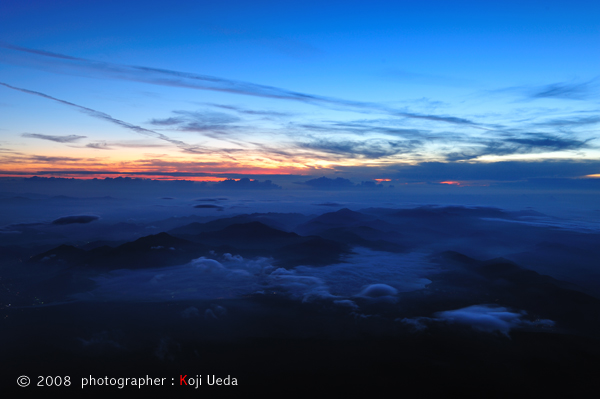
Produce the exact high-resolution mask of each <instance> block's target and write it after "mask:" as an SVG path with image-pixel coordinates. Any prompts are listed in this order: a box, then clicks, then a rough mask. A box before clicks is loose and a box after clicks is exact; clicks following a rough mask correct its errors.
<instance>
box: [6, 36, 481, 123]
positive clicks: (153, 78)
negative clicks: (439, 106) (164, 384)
mask: <svg viewBox="0 0 600 399" xmlns="http://www.w3.org/2000/svg"><path fill="white" fill-rule="evenodd" d="M0 47H2V48H4V49H9V50H13V51H14V52H17V53H20V54H21V55H27V56H29V57H30V58H34V59H33V60H29V59H25V60H22V61H23V62H26V63H31V61H35V62H39V63H40V64H41V65H40V66H41V67H47V66H48V64H51V65H54V66H60V72H61V73H67V71H73V72H77V73H81V72H85V73H88V74H91V75H96V76H97V75H100V76H101V77H104V78H111V79H119V80H129V81H137V82H144V83H150V84H155V85H162V86H173V87H184V88H190V89H199V90H213V91H221V92H227V93H234V94H242V95H248V96H256V97H266V98H275V99H281V100H291V101H299V102H303V103H308V104H312V105H317V106H322V107H327V108H333V109H342V110H353V111H355V112H365V113H383V114H388V115H393V116H395V117H404V118H412V119H419V120H427V121H432V122H440V123H450V124H455V125H463V126H470V127H474V128H478V129H486V130H487V128H486V127H484V126H481V125H480V124H478V123H476V122H474V121H471V120H469V119H465V118H459V117H456V116H450V115H428V114H418V113H411V112H406V111H402V110H398V109H395V108H392V107H389V106H386V105H384V104H380V103H374V102H361V101H353V100H345V99H339V98H333V97H326V96H320V95H314V94H307V93H301V92H296V91H292V90H287V89H282V88H278V87H273V86H266V85H260V84H255V83H249V82H242V81H236V80H231V79H225V78H220V77H215V76H208V75H200V74H195V73H188V72H180V71H173V70H168V69H158V68H150V67H145V66H130V65H121V64H115V63H107V62H98V61H92V60H87V59H84V58H78V57H71V56H67V55H63V54H57V53H51V52H47V51H42V50H35V49H29V48H25V47H20V46H14V45H11V44H7V43H0ZM17 58H18V57H17ZM7 61H8V62H14V63H19V62H20V61H19V60H18V59H15V57H7ZM57 64H58V65H57ZM34 66H35V65H34Z"/></svg>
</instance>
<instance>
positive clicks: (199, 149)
mask: <svg viewBox="0 0 600 399" xmlns="http://www.w3.org/2000/svg"><path fill="white" fill-rule="evenodd" d="M0 85H2V86H5V87H8V88H9V89H12V90H17V91H20V92H23V93H27V94H33V95H35V96H39V97H43V98H47V99H49V100H53V101H56V102H58V103H61V104H64V105H68V106H70V107H74V108H76V109H78V110H79V111H80V112H83V113H84V114H87V115H89V116H91V117H94V118H98V119H102V120H105V121H108V122H111V123H113V124H115V125H118V126H121V127H123V128H125V129H129V130H133V131H134V132H137V133H140V134H143V135H146V136H150V137H154V138H157V139H160V140H164V141H167V142H169V143H171V144H175V145H176V146H177V147H179V148H180V149H182V150H183V151H185V152H191V153H207V152H208V151H207V150H206V149H205V148H202V147H200V146H196V145H191V144H187V143H184V142H183V141H180V140H175V139H172V138H170V137H169V136H166V135H164V134H162V133H158V132H155V131H153V130H149V129H145V128H143V127H140V126H136V125H133V124H131V123H127V122H124V121H122V120H119V119H116V118H113V117H112V116H110V115H108V114H105V113H104V112H100V111H96V110H94V109H91V108H87V107H82V106H81V105H77V104H74V103H71V102H68V101H65V100H61V99H58V98H55V97H52V96H49V95H47V94H44V93H40V92H37V91H33V90H27V89H22V88H19V87H14V86H11V85H9V84H6V83H3V82H0Z"/></svg>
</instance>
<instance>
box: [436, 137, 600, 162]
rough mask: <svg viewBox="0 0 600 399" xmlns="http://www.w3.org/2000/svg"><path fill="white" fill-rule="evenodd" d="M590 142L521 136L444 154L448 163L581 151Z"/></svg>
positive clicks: (474, 145) (477, 144)
mask: <svg viewBox="0 0 600 399" xmlns="http://www.w3.org/2000/svg"><path fill="white" fill-rule="evenodd" d="M590 141H591V140H575V139H571V138H561V137H558V136H552V135H549V134H535V133H529V134H523V135H521V136H520V137H509V138H504V139H503V140H499V139H492V140H485V141H484V140H481V141H479V142H477V141H475V142H474V143H473V145H470V146H466V147H465V148H463V149H461V150H460V151H455V152H451V153H447V154H446V159H447V160H449V161H460V160H469V159H475V158H479V157H481V156H484V155H512V154H534V153H547V152H557V151H569V150H581V149H584V148H588V147H590V145H589V142H590Z"/></svg>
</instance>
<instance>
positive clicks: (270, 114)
mask: <svg viewBox="0 0 600 399" xmlns="http://www.w3.org/2000/svg"><path fill="white" fill-rule="evenodd" d="M206 104H207V105H210V106H212V107H216V108H222V109H227V110H230V111H235V112H237V113H240V114H245V115H256V116H265V117H276V118H282V117H290V116H292V115H294V114H292V113H290V112H279V111H257V110H252V109H247V108H243V107H237V106H234V105H225V104H213V103H206Z"/></svg>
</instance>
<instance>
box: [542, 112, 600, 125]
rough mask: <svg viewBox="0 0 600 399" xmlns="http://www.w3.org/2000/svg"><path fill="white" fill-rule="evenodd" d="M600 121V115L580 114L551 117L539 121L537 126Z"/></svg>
mask: <svg viewBox="0 0 600 399" xmlns="http://www.w3.org/2000/svg"><path fill="white" fill-rule="evenodd" d="M597 123H600V116H595V115H593V116H578V117H574V118H568V119H551V120H549V121H546V122H537V123H535V124H534V125H536V126H551V127H577V126H586V125H595V124H597Z"/></svg>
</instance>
